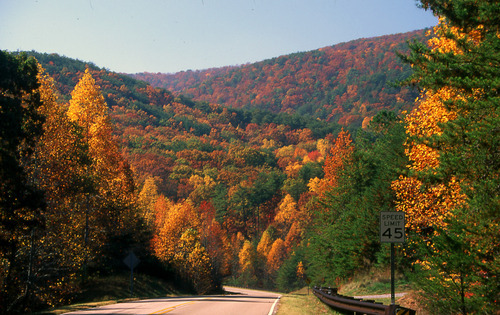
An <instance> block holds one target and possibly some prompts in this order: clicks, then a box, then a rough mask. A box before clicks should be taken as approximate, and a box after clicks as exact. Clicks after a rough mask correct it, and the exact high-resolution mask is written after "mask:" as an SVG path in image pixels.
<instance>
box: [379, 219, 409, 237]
mask: <svg viewBox="0 0 500 315" xmlns="http://www.w3.org/2000/svg"><path fill="white" fill-rule="evenodd" d="M380 242H382V243H404V242H405V213H404V212H380Z"/></svg>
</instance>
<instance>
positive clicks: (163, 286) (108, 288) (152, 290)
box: [36, 273, 186, 315]
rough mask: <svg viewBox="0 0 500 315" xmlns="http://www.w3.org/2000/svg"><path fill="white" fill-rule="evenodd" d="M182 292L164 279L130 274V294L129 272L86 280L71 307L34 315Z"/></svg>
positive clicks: (47, 314)
mask: <svg viewBox="0 0 500 315" xmlns="http://www.w3.org/2000/svg"><path fill="white" fill-rule="evenodd" d="M184 293H186V292H180V291H178V290H177V289H176V288H175V287H174V286H173V285H172V284H171V283H168V282H166V281H164V280H161V279H158V278H154V277H151V276H147V275H144V274H140V273H137V274H134V290H133V295H132V296H131V295H130V273H123V274H118V275H114V276H110V277H105V278H93V279H89V281H88V283H87V284H86V285H85V287H84V288H83V289H82V291H81V292H80V293H79V294H78V295H77V296H76V297H75V300H74V302H73V304H71V305H66V306H60V307H56V308H53V309H50V310H46V311H42V312H38V313H36V314H38V315H59V314H62V313H66V312H72V311H78V310H83V309H87V308H92V307H98V306H103V305H108V304H114V303H118V302H125V301H131V300H139V299H145V298H155V297H165V296H176V295H181V294H184Z"/></svg>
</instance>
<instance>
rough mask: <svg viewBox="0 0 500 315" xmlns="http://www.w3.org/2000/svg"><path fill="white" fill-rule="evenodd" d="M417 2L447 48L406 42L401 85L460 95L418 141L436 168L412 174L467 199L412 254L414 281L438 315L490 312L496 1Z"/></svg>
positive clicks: (499, 213) (499, 55)
mask: <svg viewBox="0 0 500 315" xmlns="http://www.w3.org/2000/svg"><path fill="white" fill-rule="evenodd" d="M421 3H422V6H423V7H424V8H426V9H430V10H432V11H433V12H434V13H435V14H436V15H438V16H440V17H443V18H444V20H443V21H442V22H441V23H442V25H446V27H442V28H441V29H440V32H441V33H439V34H438V35H439V36H440V37H441V38H443V39H444V40H446V41H447V43H448V44H447V45H450V46H451V47H453V49H432V48H428V47H426V46H424V45H422V44H416V43H415V44H413V45H412V52H411V54H410V55H409V56H407V57H404V59H405V60H406V61H407V62H409V63H410V64H412V65H413V69H414V71H415V72H414V74H413V76H412V77H411V78H410V79H409V82H410V83H413V84H417V85H418V86H419V87H420V88H422V89H425V90H427V91H433V92H437V91H439V90H441V89H443V88H447V89H450V90H452V91H456V92H457V94H458V95H460V97H453V98H449V99H443V100H442V101H443V104H444V106H445V107H446V109H447V110H448V111H450V112H452V113H455V114H456V118H455V119H452V120H450V121H448V122H447V123H444V124H441V125H440V128H441V130H442V133H441V134H439V135H434V136H432V137H430V138H428V137H422V138H421V139H420V140H419V141H423V142H425V143H426V144H427V145H428V146H430V147H431V148H433V149H435V150H437V152H438V153H439V167H438V168H437V169H436V172H432V173H431V172H423V173H420V174H419V176H420V178H421V180H422V181H423V182H424V183H434V184H435V183H447V182H449V181H450V180H451V179H452V178H455V179H456V180H457V181H458V182H459V183H461V190H462V192H463V193H464V194H465V195H466V197H467V200H466V203H465V204H464V205H463V206H462V207H460V208H457V209H454V210H453V211H452V213H451V214H450V215H449V216H448V218H447V220H446V227H445V228H437V229H436V230H435V231H434V232H433V233H431V234H430V235H432V237H428V236H429V235H427V237H426V241H425V242H421V243H420V246H419V247H418V249H417V251H418V253H419V255H421V258H422V259H425V260H426V261H427V262H428V264H429V265H428V268H421V272H422V273H420V276H419V279H421V280H425V282H426V283H425V286H424V290H425V292H426V293H428V296H429V297H430V299H429V303H430V305H432V307H434V309H435V310H438V312H441V313H462V314H468V313H481V314H483V313H484V314H486V313H489V314H491V313H494V312H495V311H497V310H498V309H499V305H498V304H499V301H500V290H499V286H498V275H499V272H500V263H499V260H498V257H500V253H499V249H498V246H496V245H493V244H498V243H499V242H500V232H499V231H500V229H499V226H500V200H499V192H500V174H499V170H500V157H499V147H500V143H499V130H500V124H499V113H500V109H499V108H500V107H499V105H500V93H499V91H500V29H499V27H500V23H499V22H500V20H499V18H500V3H499V2H498V1H484V0H480V1H473V0H422V1H421ZM431 248H432V249H433V250H430V249H431ZM422 275H424V276H422ZM426 279H427V280H426ZM431 279H432V281H431Z"/></svg>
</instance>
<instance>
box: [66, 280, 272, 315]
mask: <svg viewBox="0 0 500 315" xmlns="http://www.w3.org/2000/svg"><path fill="white" fill-rule="evenodd" d="M224 289H225V290H226V292H227V294H224V295H206V296H181V297H165V298H157V299H148V300H141V301H132V302H125V303H117V304H111V305H106V306H102V307H97V308H92V309H87V310H81V311H76V312H71V313H65V314H68V315H104V314H106V315H110V314H134V315H161V314H168V315H187V314H190V315H191V314H196V315H213V314H217V315H219V314H220V315H233V314H237V315H261V314H262V315H270V314H273V312H274V311H275V310H276V305H277V302H278V300H279V298H280V295H279V294H277V293H272V292H267V291H257V290H249V289H240V288H234V287H224Z"/></svg>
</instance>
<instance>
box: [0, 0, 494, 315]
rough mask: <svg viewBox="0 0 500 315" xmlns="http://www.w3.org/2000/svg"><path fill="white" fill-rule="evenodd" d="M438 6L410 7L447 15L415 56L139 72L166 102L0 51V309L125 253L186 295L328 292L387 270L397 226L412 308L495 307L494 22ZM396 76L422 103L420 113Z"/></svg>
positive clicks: (47, 58) (94, 272)
mask: <svg viewBox="0 0 500 315" xmlns="http://www.w3.org/2000/svg"><path fill="white" fill-rule="evenodd" d="M444 2H446V1H444ZM458 2H459V3H462V1H458ZM439 3H440V1H429V2H428V1H422V4H423V5H424V6H427V7H429V8H431V9H432V10H434V11H435V12H436V13H437V14H439V15H441V16H443V17H445V18H443V19H441V20H440V24H439V25H438V26H436V28H435V29H434V30H433V31H429V32H428V35H427V37H425V39H424V35H423V32H415V33H411V34H401V35H394V36H392V37H391V36H386V37H380V38H375V39H362V40H358V41H353V42H350V43H345V44H341V45H336V46H333V47H328V48H324V49H321V50H318V51H315V52H307V53H299V54H293V55H290V56H282V57H278V58H275V59H272V60H269V61H264V62H261V63H257V64H253V65H245V66H241V67H230V68H223V69H212V70H207V71H199V72H185V73H180V74H177V75H171V76H164V75H161V74H157V75H152V74H144V76H146V77H147V78H148V80H151V79H155V80H163V79H165V78H169V79H168V80H173V79H174V78H177V79H178V81H176V83H175V85H177V86H179V88H178V91H177V90H176V91H175V92H171V91H169V90H166V89H163V88H160V87H153V86H151V85H149V84H148V83H146V82H144V81H140V80H137V79H135V78H132V77H130V76H129V75H125V74H117V73H113V72H110V71H107V70H105V69H100V68H98V67H96V66H94V65H92V64H88V63H85V62H82V61H78V60H73V59H69V58H66V57H62V56H59V55H56V54H41V53H36V52H29V53H21V54H11V53H6V52H1V53H0V65H1V67H2V69H3V70H2V72H1V77H0V88H1V93H0V97H1V98H0V101H1V105H2V106H1V107H0V115H1V116H0V118H1V121H2V126H1V128H0V139H1V140H2V141H1V142H0V172H1V173H0V175H1V178H2V181H1V183H0V211H1V216H0V227H1V234H0V244H1V245H2V246H1V252H0V285H1V288H2V289H1V290H0V302H1V303H0V311H1V312H2V313H9V314H10V313H15V312H23V311H29V310H34V309H39V308H43V307H48V306H51V305H58V304H61V303H66V302H67V301H69V300H71V298H72V297H74V295H75V293H77V292H79V290H81V288H82V287H84V286H85V284H86V280H87V279H88V278H89V277H95V276H106V275H109V274H113V273H116V272H120V270H123V269H124V268H125V266H124V265H123V262H122V260H123V258H124V257H125V256H126V254H127V253H129V251H130V250H133V251H134V252H135V253H136V255H137V256H138V257H139V258H140V259H141V267H140V268H142V269H141V270H142V271H143V272H149V273H152V274H153V275H154V276H157V277H166V278H169V279H175V280H176V283H177V284H178V285H182V286H184V288H186V289H188V290H191V291H192V292H196V293H199V294H205V293H209V292H215V291H217V290H220V288H221V285H222V283H230V284H237V285H244V286H250V287H259V288H267V289H278V290H281V291H289V290H292V289H294V288H299V287H301V286H304V285H305V283H307V282H311V283H313V284H318V285H331V286H333V285H342V284H343V283H344V282H345V281H347V280H348V279H349V278H350V277H352V276H353V275H355V274H356V273H357V272H360V271H366V270H369V269H370V268H384V267H387V265H388V263H389V250H388V244H381V243H380V240H379V231H378V226H379V225H378V220H379V214H380V212H381V211H394V210H398V211H404V212H406V214H407V224H406V231H407V239H408V240H409V241H408V242H407V243H406V244H404V245H403V246H400V247H398V248H397V251H398V255H397V256H398V257H400V261H399V262H398V266H399V268H400V269H401V272H402V273H404V274H405V275H406V276H407V277H409V278H412V279H413V280H412V281H414V283H415V284H416V285H418V289H419V290H422V292H423V293H424V294H423V295H422V300H421V303H424V304H426V305H427V307H428V308H429V309H432V310H437V311H436V313H442V314H456V313H462V314H468V313H477V314H484V313H492V312H493V311H495V310H497V309H498V301H499V290H498V272H499V265H498V257H499V256H500V255H498V248H497V246H496V244H497V243H498V241H499V235H498V231H499V230H498V224H499V222H498V220H499V203H498V195H499V194H498V187H500V185H499V183H498V180H499V174H498V170H499V165H498V163H499V159H498V147H499V146H498V104H499V101H498V88H499V86H498V77H499V75H498V67H496V66H495V65H498V64H499V60H500V58H499V55H498V52H499V51H500V46H499V45H500V37H499V36H498V34H499V31H498V24H495V22H494V21H496V20H495V18H496V17H497V15H495V14H494V13H495V12H496V11H495V10H494V7H490V5H489V4H488V3H486V2H481V1H479V2H477V3H476V2H474V3H475V4H474V6H472V7H470V8H469V7H467V8H468V10H472V11H469V13H470V12H472V13H470V14H467V15H466V16H467V17H465V16H464V15H460V14H458V13H457V12H459V11H456V12H455V11H454V10H455V9H456V10H459V8H463V7H460V5H459V6H458V8H456V7H453V8H451V9H450V7H449V6H448V7H446V6H441V5H440V4H439ZM474 8H475V9H477V10H476V11H474V10H473V9H474ZM473 12H476V13H477V12H481V14H479V13H477V14H473ZM488 14H490V15H488ZM492 21H493V22H492ZM411 38H416V39H417V40H416V41H414V42H412V43H411V44H410V45H409V48H404V49H401V51H406V53H404V54H403V56H401V61H398V59H397V58H396V57H395V55H394V49H395V48H397V49H399V48H398V47H402V46H399V45H402V43H403V41H406V40H407V39H411ZM406 45H408V44H406ZM407 47H408V46H407ZM334 51H336V52H335V53H334ZM328 56H337V57H331V58H330V57H328ZM342 56H343V57H342ZM341 63H343V65H344V67H341V66H340V64H341ZM256 69H261V70H260V71H259V72H256ZM312 69H315V70H314V71H313V70H312ZM410 69H411V71H410ZM355 70H356V71H355ZM351 71H352V73H351V74H350V75H349V73H350V72H351ZM382 74H383V75H384V77H382V76H381V75H382ZM137 76H140V75H137ZM253 76H255V77H253ZM259 76H262V77H263V78H259ZM186 77H187V78H189V80H185V81H184V83H183V82H182V80H181V79H180V78H186ZM203 77H204V79H203V80H202V79H198V78H203ZM223 78H224V79H223ZM251 78H253V79H251ZM300 78H302V79H300ZM377 78H378V79H377ZM309 79H310V80H309ZM398 79H401V80H405V82H406V83H407V84H409V85H417V86H418V87H420V88H421V92H420V93H421V94H420V95H419V97H418V99H417V100H415V95H412V94H413V93H414V92H410V90H409V89H408V88H400V87H395V86H394V85H392V83H393V81H396V80H398ZM209 80H212V81H209ZM264 80H268V81H269V82H267V84H263V81H264ZM208 82H210V84H209V85H208ZM252 82H253V83H254V84H255V86H254V87H250V86H249V85H248V84H251V83H252ZM280 82H281V83H280ZM297 82H302V85H300V84H299V85H297ZM313 82H314V84H312V83H313ZM160 83H161V84H165V82H163V81H161V82H160V81H158V82H156V83H154V84H160ZM261 83H262V85H260V84H261ZM171 84H174V83H171ZM257 85H259V87H257ZM316 85H317V86H316ZM202 86H205V87H204V88H202ZM314 86H316V87H315V88H313V87H314ZM280 87H281V88H282V89H283V90H279V91H278V90H277V89H279V88H280ZM254 88H255V89H257V90H259V91H260V92H261V94H259V93H257V94H256V95H252V93H250V94H245V93H242V92H241V91H242V90H240V89H245V90H246V91H249V92H250V91H252V89H254ZM204 89H206V90H204ZM210 89H211V92H210V93H207V91H209V90H210ZM172 90H175V88H172ZM179 91H182V93H179ZM203 91H205V92H203ZM266 91H267V92H266ZM297 91H299V92H297ZM184 93H185V94H184ZM273 93H274V94H273ZM331 93H333V94H331ZM415 93H416V92H415ZM239 94H241V99H240V98H238V99H236V97H235V96H236V95H239ZM186 95H187V96H186ZM212 96H213V97H216V99H212V98H211V97H212ZM203 97H206V98H203ZM257 99H262V101H258V102H253V101H254V100H257ZM240 100H241V101H240ZM404 109H407V110H408V111H409V113H406V112H404V111H403V110H404ZM362 122H363V123H362ZM471 214H473V215H471Z"/></svg>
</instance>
